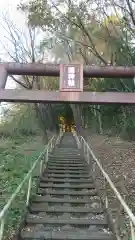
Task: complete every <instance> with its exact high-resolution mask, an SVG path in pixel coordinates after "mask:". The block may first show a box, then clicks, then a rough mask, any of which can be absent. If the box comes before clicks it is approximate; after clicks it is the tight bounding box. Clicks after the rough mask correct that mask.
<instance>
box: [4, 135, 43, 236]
mask: <svg viewBox="0 0 135 240" xmlns="http://www.w3.org/2000/svg"><path fill="white" fill-rule="evenodd" d="M43 149H44V145H43V143H42V140H41V138H40V137H30V136H29V137H26V136H25V137H20V138H18V139H14V140H13V139H11V138H10V139H9V138H8V139H7V138H2V139H1V140H0V162H1V166H0V179H1V182H0V186H1V198H0V209H2V207H3V206H4V205H5V203H7V200H8V199H9V198H10V197H11V195H12V194H13V192H14V191H15V189H16V188H17V186H18V185H19V184H20V183H21V181H22V180H23V178H24V176H25V174H27V172H28V171H29V169H30V166H32V164H33V163H34V161H35V160H36V159H37V157H38V156H39V154H40V152H41V151H42V150H43ZM34 185H35V182H33V187H34ZM34 189H35V188H33V193H34V192H35V190H34ZM26 192H27V185H25V186H24V188H23V190H22V191H21V192H20V193H19V194H18V196H17V198H16V199H15V201H14V202H13V204H12V206H11V208H10V210H9V212H8V215H7V218H6V224H5V234H4V235H5V239H8V237H9V236H11V235H12V234H13V233H14V232H15V230H17V229H18V227H19V224H20V223H21V221H22V217H23V216H24V214H25V211H26V207H25V202H26Z"/></svg>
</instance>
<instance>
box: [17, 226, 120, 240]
mask: <svg viewBox="0 0 135 240" xmlns="http://www.w3.org/2000/svg"><path fill="white" fill-rule="evenodd" d="M29 229H30V228H29ZM21 237H22V238H23V239H26V240H28V239H32V240H38V239H40V240H41V239H43V240H64V239H65V240H66V239H67V240H68V239H69V240H115V237H114V235H113V234H112V233H107V232H103V231H93V230H85V231H80V230H79V231H78V230H74V229H73V230H71V229H69V230H65V231H64V230H63V231H56V230H55V231H43V230H42V231H37V230H35V231H34V230H33V231H32V230H31V231H30V230H25V229H24V230H22V232H21Z"/></svg>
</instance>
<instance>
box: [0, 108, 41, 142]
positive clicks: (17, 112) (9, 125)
mask: <svg viewBox="0 0 135 240" xmlns="http://www.w3.org/2000/svg"><path fill="white" fill-rule="evenodd" d="M38 134H39V126H38V121H37V119H36V115H35V111H34V108H33V106H32V105H26V104H23V105H18V104H17V105H15V106H14V107H13V108H11V109H9V110H8V111H7V112H6V113H5V114H4V116H3V120H2V122H1V124H0V136H1V137H2V136H4V137H12V138H18V137H20V135H21V136H32V135H33V136H34V135H38Z"/></svg>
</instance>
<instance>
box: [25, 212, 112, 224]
mask: <svg viewBox="0 0 135 240" xmlns="http://www.w3.org/2000/svg"><path fill="white" fill-rule="evenodd" d="M26 222H27V223H28V224H54V225H68V224H70V225H85V226H86V225H100V226H103V227H107V226H108V223H107V219H106V218H104V219H85V218H84V219H77V218H76V219H73V218H66V219H64V218H62V219H59V218H57V217H56V218H51V217H42V216H38V215H34V214H28V216H27V218H26Z"/></svg>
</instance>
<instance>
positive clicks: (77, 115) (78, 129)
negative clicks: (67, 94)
mask: <svg viewBox="0 0 135 240" xmlns="http://www.w3.org/2000/svg"><path fill="white" fill-rule="evenodd" d="M70 106H71V108H72V111H73V116H74V121H75V125H76V132H77V134H78V135H81V136H83V137H85V135H84V131H83V128H82V121H81V109H80V107H81V106H80V105H79V104H70Z"/></svg>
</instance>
